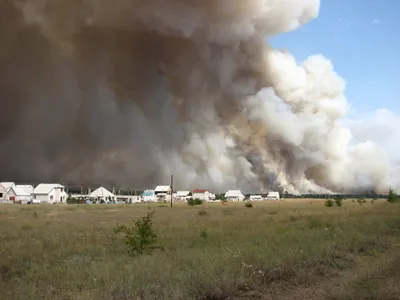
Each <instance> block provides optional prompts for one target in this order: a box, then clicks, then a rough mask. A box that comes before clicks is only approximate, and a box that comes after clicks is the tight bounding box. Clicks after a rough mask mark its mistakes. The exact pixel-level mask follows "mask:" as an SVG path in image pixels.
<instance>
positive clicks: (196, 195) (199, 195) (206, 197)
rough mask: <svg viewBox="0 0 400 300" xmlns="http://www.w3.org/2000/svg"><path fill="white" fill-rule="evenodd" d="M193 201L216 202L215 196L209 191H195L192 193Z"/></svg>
mask: <svg viewBox="0 0 400 300" xmlns="http://www.w3.org/2000/svg"><path fill="white" fill-rule="evenodd" d="M192 195H193V196H192V197H193V199H200V200H203V201H212V200H215V194H212V193H210V191H209V190H205V189H195V190H193V191H192Z"/></svg>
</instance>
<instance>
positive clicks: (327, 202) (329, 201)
mask: <svg viewBox="0 0 400 300" xmlns="http://www.w3.org/2000/svg"><path fill="white" fill-rule="evenodd" d="M333 203H334V202H333V200H332V199H328V200H326V201H325V206H326V207H332V206H333Z"/></svg>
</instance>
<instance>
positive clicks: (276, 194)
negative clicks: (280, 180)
mask: <svg viewBox="0 0 400 300" xmlns="http://www.w3.org/2000/svg"><path fill="white" fill-rule="evenodd" d="M267 200H280V196H279V192H269V193H268V195H267Z"/></svg>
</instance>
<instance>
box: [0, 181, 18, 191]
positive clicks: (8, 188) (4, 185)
mask: <svg viewBox="0 0 400 300" xmlns="http://www.w3.org/2000/svg"><path fill="white" fill-rule="evenodd" d="M0 184H1V185H2V186H3V187H4V188H5V189H6V192H7V193H8V191H9V190H10V188H12V187H13V186H15V183H14V182H1V183H0Z"/></svg>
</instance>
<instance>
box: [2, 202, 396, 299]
mask: <svg viewBox="0 0 400 300" xmlns="http://www.w3.org/2000/svg"><path fill="white" fill-rule="evenodd" d="M309 201H310V199H304V200H303V199H296V200H294V199H293V200H292V199H285V201H280V202H278V201H276V202H275V201H269V202H267V201H265V202H263V201H260V202H257V203H256V205H254V206H253V208H252V209H247V208H246V207H244V203H243V202H230V203H229V205H227V206H225V205H218V204H210V205H208V207H207V209H204V208H203V207H199V208H198V209H197V208H192V207H188V206H187V204H185V203H175V204H174V205H173V207H172V208H171V209H159V208H158V204H157V203H155V204H135V205H123V204H121V205H119V204H116V205H112V206H111V205H87V206H84V205H44V204H43V205H35V206H31V205H0V224H1V230H0V245H1V247H0V291H1V296H0V298H1V299H10V300H12V299H55V300H59V299H79V300H92V299H96V300H97V299H98V300H106V299H107V300H119V299H177V300H186V299H190V300H191V299H193V300H195V299H233V300H242V299H246V300H255V299H278V300H279V299H308V300H317V299H398V295H399V292H400V290H399V289H400V287H399V285H398V282H400V274H399V272H398V269H399V267H400V251H399V249H400V205H391V204H389V203H388V202H387V201H376V203H375V204H374V205H364V206H362V207H361V206H359V205H357V204H355V205H354V204H352V203H351V200H349V201H348V202H347V201H344V202H343V209H326V208H325V199H321V200H319V199H313V205H309ZM332 201H333V200H332ZM333 202H334V201H333ZM333 205H334V206H335V202H334V204H333ZM148 207H150V210H149V209H148ZM153 209H155V210H156V213H154V211H153ZM203 210H204V211H206V212H207V214H206V217H202V213H200V212H201V211H203ZM34 212H36V213H37V214H38V217H36V216H35V213H34ZM132 220H133V223H132ZM115 224H120V225H118V226H116V227H115ZM114 227H115V232H114V230H113V229H114ZM157 249H160V250H161V251H160V250H157Z"/></svg>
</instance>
